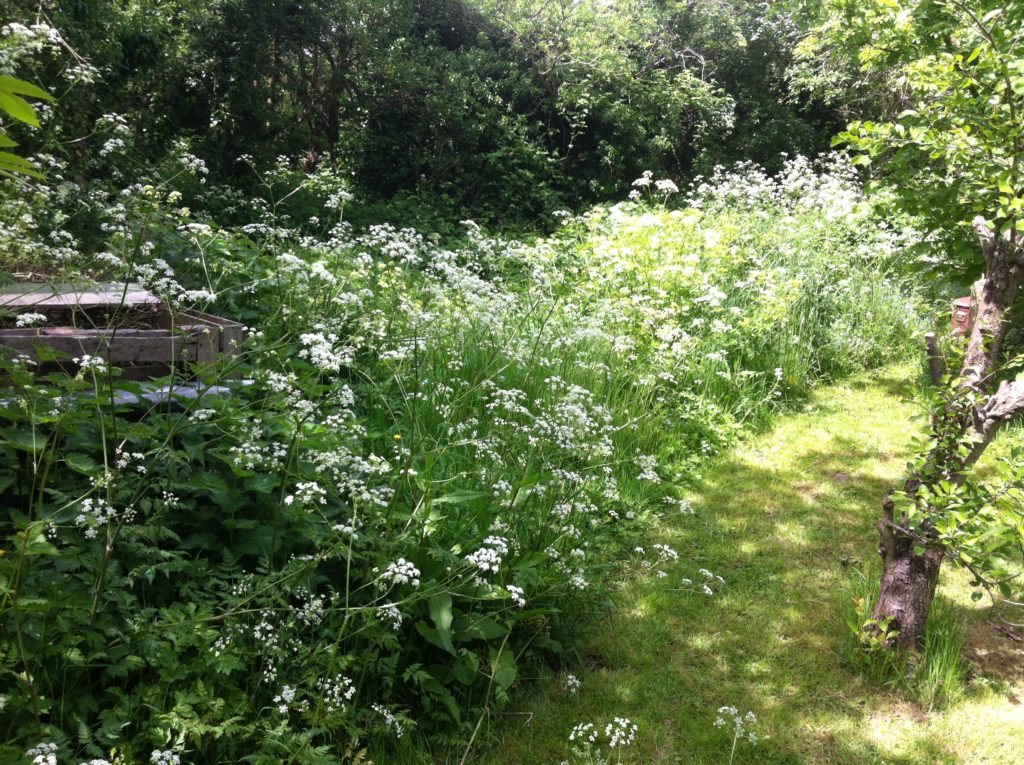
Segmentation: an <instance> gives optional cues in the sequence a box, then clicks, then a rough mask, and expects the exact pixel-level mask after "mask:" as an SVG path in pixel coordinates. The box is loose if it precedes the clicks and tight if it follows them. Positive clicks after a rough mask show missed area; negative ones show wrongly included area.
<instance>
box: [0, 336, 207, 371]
mask: <svg viewBox="0 0 1024 765" xmlns="http://www.w3.org/2000/svg"><path fill="white" fill-rule="evenodd" d="M156 332H161V334H160V335H157V336H155V335H152V334H150V335H126V334H121V333H113V332H111V333H108V334H100V333H98V332H94V333H90V334H76V335H67V334H60V333H57V334H42V333H40V334H38V335H10V334H7V332H4V331H0V345H5V346H7V347H8V348H13V349H14V350H15V351H18V352H20V353H24V354H25V355H26V356H28V357H29V358H31V359H33V360H36V361H38V360H39V354H38V352H37V351H36V348H37V347H38V346H45V347H47V348H51V349H53V350H55V351H57V352H59V353H64V354H67V356H69V357H70V358H72V359H74V358H80V357H81V356H98V357H100V358H102V359H103V360H104V361H106V362H107V363H109V364H113V365H114V366H125V365H136V364H146V363H158V364H165V365H170V364H173V363H181V362H183V361H186V362H187V361H196V360H197V357H198V344H197V343H196V341H195V337H194V336H190V335H171V334H170V333H168V332H165V331H161V330H156Z"/></svg>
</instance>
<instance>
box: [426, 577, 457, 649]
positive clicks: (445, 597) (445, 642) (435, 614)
mask: <svg viewBox="0 0 1024 765" xmlns="http://www.w3.org/2000/svg"><path fill="white" fill-rule="evenodd" d="M428 605H429V607H430V618H431V619H432V620H433V622H434V626H435V627H437V636H438V639H439V640H440V642H441V645H440V647H441V648H443V649H444V650H446V651H448V653H450V654H452V655H455V646H454V645H452V596H451V595H449V594H448V593H447V592H446V593H443V594H441V595H435V596H434V597H432V598H430V600H429V601H428Z"/></svg>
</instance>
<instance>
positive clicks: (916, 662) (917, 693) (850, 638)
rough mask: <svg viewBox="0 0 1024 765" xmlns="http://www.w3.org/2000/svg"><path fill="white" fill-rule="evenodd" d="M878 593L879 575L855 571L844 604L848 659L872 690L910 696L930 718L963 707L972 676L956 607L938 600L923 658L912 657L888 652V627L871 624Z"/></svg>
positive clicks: (926, 631) (928, 629) (931, 615)
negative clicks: (937, 712)
mask: <svg viewBox="0 0 1024 765" xmlns="http://www.w3.org/2000/svg"><path fill="white" fill-rule="evenodd" d="M878 592H879V577H878V575H877V573H876V572H874V571H871V570H870V569H869V570H868V571H867V572H865V571H863V570H861V569H859V568H858V569H854V570H853V572H852V573H851V575H850V578H849V579H848V581H847V586H846V590H845V592H844V599H843V619H844V622H845V623H846V625H847V627H848V629H847V630H846V632H845V635H846V639H845V641H844V643H843V647H842V652H843V657H844V659H845V660H846V661H847V662H848V663H849V664H850V665H851V666H853V667H854V668H855V669H856V670H857V671H858V672H859V673H860V674H861V675H862V676H864V677H865V678H866V679H867V680H868V681H869V682H871V683H872V684H873V685H879V686H883V687H887V688H892V689H895V690H899V691H901V692H903V693H906V694H908V695H909V696H911V697H912V698H913V699H914V700H915V701H916V702H918V703H919V704H920V705H921V706H922V707H924V708H925V709H927V710H928V711H929V712H931V711H933V710H936V709H942V708H945V707H948V706H951V705H954V704H956V703H958V702H959V701H961V700H962V699H963V698H964V695H965V693H966V689H967V677H968V672H969V666H968V664H967V661H966V659H965V658H964V647H965V645H966V643H967V634H966V630H965V628H964V625H963V624H962V623H961V621H960V620H958V618H957V616H956V613H955V611H954V609H953V606H952V604H951V603H950V602H949V601H948V600H947V599H945V598H944V597H942V596H941V595H939V596H937V597H936V598H935V602H934V604H933V605H932V610H931V613H930V614H929V617H928V624H927V626H926V627H925V634H924V645H923V647H922V650H921V653H920V654H915V655H910V654H908V653H906V652H903V651H898V650H895V649H892V648H889V647H888V646H886V644H885V643H886V638H887V637H889V636H891V635H892V631H891V628H890V626H889V625H888V624H886V623H879V622H878V621H876V620H874V619H871V616H870V615H871V612H872V610H873V608H874V603H875V601H876V600H877V599H878Z"/></svg>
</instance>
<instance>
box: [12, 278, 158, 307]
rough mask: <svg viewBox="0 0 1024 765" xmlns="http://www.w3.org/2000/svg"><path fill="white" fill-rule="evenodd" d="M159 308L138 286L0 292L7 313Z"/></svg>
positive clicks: (68, 286)
mask: <svg viewBox="0 0 1024 765" xmlns="http://www.w3.org/2000/svg"><path fill="white" fill-rule="evenodd" d="M160 305H162V303H161V301H160V298H158V297H157V296H156V295H154V294H153V293H152V292H150V291H149V290H146V289H144V288H143V287H141V286H140V285H138V284H127V285H125V284H92V285H80V284H78V285H76V284H55V285H46V284H16V285H9V286H5V287H3V288H2V289H0V309H6V310H9V311H28V310H32V311H39V312H40V313H45V312H46V311H52V310H58V309H74V308H81V309H86V308H117V307H119V306H127V307H136V306H151V307H159V306H160Z"/></svg>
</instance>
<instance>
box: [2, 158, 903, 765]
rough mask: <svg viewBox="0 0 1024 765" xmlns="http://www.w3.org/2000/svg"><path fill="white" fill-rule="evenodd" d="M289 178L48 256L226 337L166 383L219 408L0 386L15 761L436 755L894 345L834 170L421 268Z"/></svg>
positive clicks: (10, 365)
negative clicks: (236, 217)
mask: <svg viewBox="0 0 1024 765" xmlns="http://www.w3.org/2000/svg"><path fill="white" fill-rule="evenodd" d="M182 161H183V162H184V166H185V167H188V168H191V172H192V173H193V174H192V175H187V174H184V169H183V168H182V167H175V166H171V165H168V167H167V169H168V170H169V171H171V172H172V174H175V175H176V176H177V177H176V179H175V183H179V184H180V183H181V182H182V180H183V179H185V178H191V179H193V181H195V182H196V183H198V180H201V179H202V177H203V173H202V172H201V169H202V165H201V163H198V160H196V159H195V158H194V157H192V158H190V157H189V156H187V155H186V156H184V157H183V158H182ZM197 163H198V164H197ZM286 178H287V173H285V174H284V175H281V176H278V175H273V176H271V175H262V176H261V183H264V184H266V185H267V187H268V188H267V196H268V197H270V198H273V199H275V200H276V201H275V202H273V203H266V204H265V205H260V204H253V205H252V207H251V208H250V214H251V215H253V216H255V218H256V220H254V221H252V222H251V223H246V224H243V225H241V226H239V227H238V228H235V229H221V228H218V227H216V226H213V225H211V224H209V223H206V222H201V221H198V220H196V219H194V218H193V217H191V214H190V213H189V211H187V210H185V209H183V208H181V207H179V206H177V205H178V203H179V202H180V200H181V192H179V191H177V190H171V189H170V188H169V187H168V185H166V182H165V183H157V182H151V183H137V184H134V185H133V186H132V187H131V188H129V189H127V190H125V191H123V192H120V193H116V194H111V199H112V200H116V201H115V202H114V204H113V205H112V207H111V208H110V209H109V210H106V211H105V212H102V213H101V214H100V218H99V220H98V224H99V226H100V228H101V229H102V230H105V231H108V232H110V233H109V235H108V236H109V238H108V240H107V248H108V249H107V250H106V251H105V252H104V253H103V254H101V255H100V256H97V257H95V258H92V257H90V256H88V255H85V254H80V253H77V254H76V253H74V252H73V251H72V250H70V249H69V251H68V252H67V253H65V258H64V263H65V267H66V268H67V269H68V273H69V274H70V273H74V272H76V271H77V273H78V274H79V275H81V274H82V273H83V272H86V271H88V270H91V271H92V273H94V274H96V275H102V276H103V278H107V279H110V278H114V279H126V280H130V281H140V282H142V283H143V284H146V285H148V286H150V288H152V289H154V290H156V291H157V292H158V293H159V294H160V295H161V296H162V297H163V298H164V299H165V300H166V301H168V304H169V305H171V306H172V307H175V309H177V308H180V307H183V306H187V305H191V304H193V303H196V302H200V303H201V304H205V303H206V302H208V301H210V300H212V299H214V297H215V298H216V310H218V311H219V312H221V313H225V314H227V315H230V316H234V317H237V318H239V319H240V320H242V321H244V322H246V323H247V324H248V325H250V327H251V332H250V336H249V338H248V339H247V340H246V341H245V343H244V345H243V347H241V348H240V349H239V350H240V354H239V356H238V357H237V358H227V359H224V360H223V361H222V362H221V363H220V364H218V365H216V366H213V367H207V368H203V369H198V370H194V372H195V373H196V374H197V375H198V376H199V380H200V381H201V383H202V385H203V386H204V387H205V386H212V385H218V386H220V389H219V390H214V389H212V388H211V389H209V390H206V392H205V393H203V395H202V396H201V397H200V398H198V399H182V400H180V401H172V402H170V403H169V404H166V405H159V406H153V407H149V406H148V405H147V406H145V407H143V408H141V409H140V408H133V407H130V406H126V405H123V404H119V403H117V402H116V399H112V397H111V391H112V390H113V389H115V388H116V389H120V390H122V391H128V392H131V391H136V392H138V391H139V387H138V385H137V384H133V383H130V382H128V381H126V380H123V379H121V378H120V377H119V375H118V372H117V370H111V369H107V365H106V364H105V363H104V362H103V361H102V360H101V359H95V358H91V359H82V358H80V359H79V361H78V362H77V363H78V366H79V367H81V369H80V371H79V372H78V373H77V374H72V375H69V374H66V373H62V372H55V371H51V369H49V368H42V367H40V368H36V367H33V366H32V365H31V364H30V363H28V362H26V361H25V360H23V359H19V358H17V357H9V358H8V359H7V360H5V361H4V362H3V368H4V374H5V375H6V379H7V380H8V383H7V389H6V390H7V391H8V392H7V393H5V395H4V396H3V397H2V398H3V402H4V403H3V409H2V417H3V423H4V424H3V427H2V429H0V450H2V451H3V453H4V454H5V457H6V459H5V460H4V462H3V467H2V469H0V491H2V497H3V502H4V504H5V507H6V508H7V511H8V512H7V514H6V515H5V521H4V525H3V536H4V539H5V541H4V543H3V548H2V549H3V555H2V556H0V577H2V579H0V582H2V585H3V587H2V600H0V608H2V617H3V618H2V619H0V630H2V633H0V634H2V646H3V651H2V654H0V656H2V661H3V665H2V666H3V669H4V672H5V673H4V675H3V680H2V683H3V686H2V695H3V696H4V697H5V703H4V705H3V708H2V709H0V725H2V726H3V729H4V730H5V731H7V736H6V741H7V742H8V743H7V744H6V749H4V750H3V755H4V756H5V757H7V758H9V759H11V758H15V757H18V756H21V754H22V753H24V752H25V751H26V750H28V749H29V747H32V746H36V745H37V744H39V743H40V742H43V743H51V742H52V743H54V744H55V746H56V747H57V748H58V749H59V751H60V753H61V756H62V757H67V756H77V757H91V758H97V757H110V758H111V759H113V758H114V757H115V756H119V757H121V758H123V760H124V761H125V762H126V763H134V762H144V761H146V758H147V757H148V756H149V753H150V752H151V751H153V750H154V749H156V750H158V751H168V750H173V751H174V752H179V753H182V754H183V755H184V756H185V758H186V759H187V760H190V761H193V762H225V761H233V760H237V759H239V758H242V757H245V758H248V760H250V761H253V762H267V763H269V762H278V761H280V760H281V759H282V758H292V759H293V760H295V761H297V762H344V761H346V760H345V758H346V755H344V752H345V751H346V750H347V751H349V752H357V751H360V750H361V748H362V747H364V746H365V747H368V748H369V749H368V751H369V753H370V755H371V756H373V757H374V758H380V759H381V760H382V761H389V760H390V761H396V760H397V761H409V762H412V761H416V759H417V757H419V756H420V754H419V753H421V752H422V751H423V750H424V749H425V748H427V747H430V748H431V749H434V748H438V747H442V748H443V747H449V748H450V747H461V746H463V745H464V742H465V741H466V740H467V739H468V738H469V737H470V736H471V735H472V732H473V730H474V729H475V727H476V726H477V724H478V721H480V720H482V719H485V718H486V716H487V715H488V714H489V713H490V712H491V711H492V710H493V709H494V708H495V707H498V706H501V705H503V704H505V703H506V702H507V700H508V699H509V698H510V696H511V695H512V694H514V693H515V692H516V690H517V689H518V688H519V687H520V686H521V684H522V682H523V678H525V677H530V676H532V675H535V673H536V672H537V671H538V669H539V668H540V667H542V666H545V665H547V664H548V663H549V662H551V661H552V660H553V659H556V660H557V659H558V657H562V656H566V655H569V653H570V652H571V651H573V650H574V646H575V644H576V641H577V640H578V638H579V625H580V624H582V623H585V622H586V619H587V618H588V615H591V614H593V613H595V612H596V610H597V609H598V608H600V606H601V604H602V603H603V602H604V599H605V594H604V590H603V582H604V581H605V578H606V577H607V575H608V573H609V571H610V570H611V567H610V565H609V560H610V559H612V558H614V557H615V556H616V555H618V553H619V551H620V550H621V549H622V548H623V547H624V546H625V545H627V544H630V543H631V542H632V540H633V539H634V538H635V534H636V532H637V529H638V528H643V526H642V524H643V523H644V522H645V521H647V520H648V519H651V518H654V517H657V515H659V514H660V513H661V512H663V511H664V508H666V507H670V506H671V507H679V506H680V500H679V498H678V494H677V491H678V489H677V481H678V480H679V479H683V478H685V477H687V476H689V475H692V474H693V471H694V470H695V469H696V468H697V467H698V466H699V464H700V463H701V461H702V459H703V458H704V456H705V455H706V454H709V453H713V452H714V451H715V450H717V449H718V448H719V447H720V446H722V445H724V444H726V443H727V442H728V441H729V440H731V439H734V438H735V437H736V436H738V435H740V434H742V433H743V432H744V430H745V428H747V427H749V426H750V425H751V424H754V423H759V422H763V421H765V419H766V418H767V417H768V416H769V415H770V414H771V413H772V412H774V411H777V410H779V409H780V408H782V407H783V406H785V405H786V402H788V401H794V400H798V399H799V397H800V396H801V394H802V393H803V392H804V391H805V390H807V388H808V386H809V385H810V383H811V382H812V381H813V380H814V379H817V378H819V377H821V376H825V375H837V374H842V373H844V372H845V371H849V370H851V369H853V368H855V367H856V366H858V365H860V364H870V363H873V362H876V361H880V360H883V359H885V358H887V356H888V354H890V353H892V352H894V351H895V349H897V348H898V347H900V346H901V344H903V343H905V342H906V340H907V339H908V338H909V336H910V335H911V334H912V333H913V331H914V326H915V319H914V315H913V303H912V301H911V300H910V299H909V298H908V297H905V296H904V295H903V294H902V293H901V292H900V291H899V288H898V287H897V286H895V285H890V284H887V283H886V282H884V281H882V280H881V278H880V277H881V276H882V275H883V274H885V273H886V269H887V268H888V267H889V266H890V265H891V263H892V262H893V259H894V258H896V257H897V254H896V253H897V250H898V239H896V238H893V237H894V236H895V235H894V234H892V233H891V232H888V233H887V232H882V231H880V230H879V228H878V227H877V226H876V225H868V224H867V221H871V220H873V219H872V218H871V213H870V211H869V209H868V206H867V205H866V204H864V202H863V199H861V198H860V195H859V193H858V192H857V190H856V188H855V186H853V185H852V184H851V182H850V177H849V173H848V171H844V170H842V169H840V168H838V167H836V168H833V169H832V170H831V171H830V172H824V173H821V174H818V173H815V172H813V170H812V168H811V167H810V166H809V165H808V164H807V163H805V162H795V163H793V164H792V165H791V166H790V167H789V169H788V171H787V174H786V175H785V177H784V178H785V179H784V180H780V181H772V180H770V179H768V178H767V176H765V175H764V174H763V173H762V172H760V171H755V170H753V169H751V168H747V169H746V170H745V171H742V172H737V173H732V174H722V175H721V176H720V177H718V178H717V179H715V181H714V184H712V185H709V186H707V187H705V188H702V189H699V190H696V191H695V192H694V195H693V198H692V199H691V200H690V204H689V206H687V207H686V208H685V209H682V210H676V211H670V210H668V209H666V208H665V207H664V201H665V198H666V197H667V196H668V195H669V194H670V193H671V190H672V188H673V185H672V184H670V183H667V182H664V181H662V182H655V181H653V180H652V179H651V178H650V177H647V176H645V177H644V179H642V180H641V181H640V182H639V185H638V187H637V191H638V194H640V196H643V192H642V191H641V190H650V191H651V192H653V193H652V195H651V197H650V199H649V200H648V201H642V200H641V201H631V202H628V203H623V204H621V205H617V206H615V207H611V208H598V209H596V210H594V211H593V212H592V213H591V214H589V215H586V216H582V217H579V218H570V219H569V220H567V221H566V225H565V226H564V228H563V230H562V231H561V232H560V233H559V234H558V235H557V236H556V237H554V238H552V239H550V240H545V241H540V242H537V243H535V244H533V245H525V244H522V243H517V242H514V241H507V240H498V239H492V238H490V237H488V236H486V235H485V234H484V233H483V232H482V230H480V229H479V228H478V227H477V226H476V225H475V224H467V226H466V229H467V231H466V237H465V241H464V243H463V244H462V245H461V246H459V247H454V248H447V249H446V248H443V247H441V246H439V245H437V244H435V243H432V242H431V241H430V240H428V239H427V238H424V237H422V236H421V235H419V234H418V233H417V232H415V231H413V230H410V229H398V228H395V227H393V226H387V225H381V226H375V227H371V228H370V229H368V230H367V231H365V232H363V233H359V234H357V233H355V232H353V231H352V230H351V229H350V227H349V226H348V225H347V224H346V223H344V222H343V221H342V220H341V215H340V213H341V208H342V207H343V205H344V204H345V200H346V196H345V193H346V190H345V185H344V183H342V182H341V181H340V180H339V179H337V178H336V177H335V176H333V175H331V174H329V173H328V174H324V175H323V176H322V177H321V176H317V177H316V178H314V179H311V180H310V181H309V186H306V187H303V188H302V189H300V190H298V191H296V192H295V193H294V194H292V193H282V192H281V189H282V188H283V186H281V187H279V186H278V184H283V183H284V180H285V179H286ZM190 182H192V181H190ZM199 185H200V186H201V185H202V184H199ZM44 188H45V187H44ZM197 193H207V192H197ZM209 193H210V194H211V195H215V194H216V192H209ZM302 195H307V196H306V197H305V199H304V200H302V201H298V200H299V197H301V196H302ZM286 197H287V199H286ZM318 198H320V199H323V200H324V204H323V205H322V207H321V209H320V216H319V217H320V220H319V222H318V223H317V224H315V225H313V224H311V223H309V222H306V223H304V224H303V225H302V226H294V225H293V224H292V223H291V218H290V217H289V216H290V215H291V213H288V212H286V209H287V204H289V203H292V202H294V203H295V205H296V206H295V208H294V210H295V211H298V210H303V209H307V207H308V208H309V209H312V206H313V205H314V200H316V199H318ZM232 200H234V197H233V196H231V195H226V196H224V197H223V199H222V200H221V201H222V203H223V204H225V205H229V204H233V203H234V202H233V201H232ZM236 201H237V200H236ZM211 203H212V201H211ZM237 214H241V210H238V211H237ZM296 214H297V213H296ZM887 247H888V248H890V249H885V248H887ZM826 264H828V268H831V269H832V270H833V271H835V272H838V273H841V274H843V275H844V277H845V278H847V279H848V281H844V280H840V283H837V286H836V287H835V288H834V289H833V290H829V289H826V288H825V286H824V283H823V278H824V269H825V268H826ZM697 266H699V268H698V267H697ZM175 271H177V272H178V275H177V276H175V274H174V272H175ZM879 311H887V313H882V314H879V315H876V313H877V312H879ZM875 333H878V334H877V336H874V335H875ZM819 346H820V347H819ZM188 372H189V370H187V369H182V370H179V372H178V373H177V376H178V377H181V376H183V375H186V374H187V373H188ZM399 733H401V734H402V735H401V736H399V735H398V734H399Z"/></svg>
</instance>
